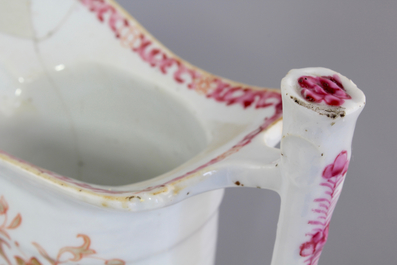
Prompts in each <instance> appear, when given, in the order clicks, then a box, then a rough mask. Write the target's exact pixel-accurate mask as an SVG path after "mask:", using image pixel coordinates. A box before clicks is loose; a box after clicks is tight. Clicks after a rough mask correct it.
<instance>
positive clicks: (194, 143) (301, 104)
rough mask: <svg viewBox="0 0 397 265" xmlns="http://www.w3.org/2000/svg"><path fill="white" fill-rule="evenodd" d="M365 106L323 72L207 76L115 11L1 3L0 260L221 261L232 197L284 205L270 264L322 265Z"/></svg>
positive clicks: (80, 4)
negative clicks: (273, 83) (270, 77)
mask: <svg viewBox="0 0 397 265" xmlns="http://www.w3.org/2000/svg"><path fill="white" fill-rule="evenodd" d="M364 105H365V96H364V94H363V93H362V92H361V91H360V90H359V89H358V88H357V86H356V85H355V84H354V83H353V82H352V81H351V80H349V79H348V78H346V77H345V76H343V75H341V74H339V73H337V72H334V71H332V70H329V69H326V68H303V69H295V70H291V71H290V72H289V73H288V74H287V75H286V77H285V78H284V79H283V80H282V82H281V90H277V89H269V88H259V87H253V86H248V85H245V84H240V83H237V82H234V81H230V80H227V79H225V78H221V77H218V76H215V75H212V74H210V73H207V72H205V71H203V70H201V69H199V68H197V67H194V66H192V65H191V64H189V63H188V62H186V61H184V60H182V59H180V58H179V57H177V56H176V55H174V54H173V53H171V52H170V51H169V50H168V49H167V48H165V47H164V46H163V45H162V44H160V43H159V42H158V41H157V40H156V39H154V37H152V36H151V35H150V34H149V33H148V32H147V31H146V30H145V29H144V28H142V26H141V25H139V23H138V22H137V21H136V20H134V19H133V18H132V17H131V16H130V15H129V14H127V13H126V12H125V11H124V10H123V9H122V8H121V7H119V6H118V5H117V3H115V2H114V1H110V0H79V1H77V0H59V1H49V0H31V1H28V0H17V1H16V0H15V1H0V139H1V142H0V150H1V152H0V261H1V262H0V263H1V264H26V265H28V264H29V265H38V264H42V265H44V264H52V265H55V264H108V265H110V264H111V265H121V264H134V265H144V264H145V265H153V264H162V265H166V264H170V265H171V264H172V265H178V264H180V265H182V264H183V265H186V264H190V265H194V264H200V265H201V264H202V265H209V264H214V255H215V244H216V233H217V226H218V209H219V205H220V203H221V200H222V196H223V193H224V189H225V188H227V187H236V188H256V189H271V190H274V191H276V192H278V193H279V195H280V197H281V209H280V217H279V224H278V231H277V238H276V242H275V248H274V254H273V261H272V265H292V264H297V265H298V264H310V265H314V264H317V263H318V259H319V257H320V254H321V251H322V249H323V247H324V244H325V242H326V240H327V237H328V228H329V224H330V219H331V216H332V212H333V210H334V207H335V205H336V202H337V200H338V197H339V194H340V192H341V189H342V186H343V182H344V179H345V175H346V171H347V168H348V165H349V162H350V157H351V141H352V137H353V131H354V127H355V123H356V120H357V117H358V115H359V114H360V112H361V110H362V109H363V107H364ZM280 140H281V147H280V148H275V147H274V146H275V145H276V144H277V143H278V142H279V141H280Z"/></svg>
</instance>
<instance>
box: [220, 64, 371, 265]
mask: <svg viewBox="0 0 397 265" xmlns="http://www.w3.org/2000/svg"><path fill="white" fill-rule="evenodd" d="M302 76H303V77H305V76H310V77H313V78H314V79H316V78H317V79H319V80H321V78H325V79H326V80H325V81H324V82H332V83H331V85H337V86H338V85H339V86H341V90H340V91H339V92H338V93H339V94H340V97H341V99H342V100H341V104H340V105H339V106H336V105H335V104H336V102H332V101H330V99H328V103H329V102H330V103H333V104H334V105H327V104H326V102H325V103H324V102H319V103H315V102H313V101H309V100H313V99H312V98H310V97H309V96H306V98H305V97H304V95H306V94H305V92H308V93H310V91H306V90H307V89H305V88H302V87H300V85H299V84H298V79H299V78H300V77H302ZM327 80H328V81H327ZM303 90H305V91H304V92H302V91H303ZM323 91H324V90H323ZM325 92H327V91H325ZM331 92H335V91H331ZM281 93H282V99H283V129H282V139H281V145H280V146H281V148H280V149H272V150H271V151H270V153H271V154H270V155H271V156H273V157H274V159H273V160H272V161H273V162H271V163H269V164H267V165H259V164H258V163H247V161H244V160H242V156H241V154H240V155H237V154H236V155H235V156H234V157H231V159H229V160H228V161H225V163H224V164H225V168H228V170H229V173H228V174H227V181H228V183H227V185H225V186H228V187H236V186H240V187H242V186H244V187H256V188H258V187H260V188H265V189H271V190H275V191H276V192H277V193H278V194H279V195H280V197H281V207H280V215H279V221H278V226H277V236H276V241H275V246H274V251H273V258H272V263H271V264H272V265H292V264H308V265H315V264H317V262H318V259H319V257H320V254H321V251H322V249H323V246H324V244H325V243H326V241H327V237H328V229H329V223H330V219H331V216H332V213H333V210H334V208H335V205H336V203H337V201H338V198H339V195H340V193H341V190H342V187H343V183H344V179H345V175H346V171H347V168H348V165H349V161H350V157H351V143H352V137H353V132H354V128H355V124H356V120H357V118H358V116H359V114H360V112H361V111H362V109H363V107H364V105H365V96H364V94H363V93H362V91H361V90H360V89H358V88H357V86H356V85H355V84H354V83H353V82H352V81H351V80H349V79H347V78H346V77H344V76H342V75H340V74H339V73H336V72H333V71H331V70H329V69H325V68H305V69H298V70H291V71H290V72H289V73H288V74H287V76H286V77H285V78H284V79H283V80H282V83H281ZM314 96H315V95H314ZM325 96H326V95H325ZM330 98H331V100H332V97H330ZM308 99H309V100H308ZM262 145H265V143H264V142H263V141H262ZM247 151H248V152H249V151H251V152H258V146H255V145H251V146H247ZM267 155H269V151H267Z"/></svg>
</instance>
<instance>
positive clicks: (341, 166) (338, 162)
mask: <svg viewBox="0 0 397 265" xmlns="http://www.w3.org/2000/svg"><path fill="white" fill-rule="evenodd" d="M348 167H349V160H347V152H346V151H342V152H340V154H339V155H338V156H337V157H336V158H335V161H334V163H332V164H329V165H328V166H326V167H325V169H324V171H323V178H326V179H330V178H332V177H336V176H343V175H345V174H346V172H347V168H348Z"/></svg>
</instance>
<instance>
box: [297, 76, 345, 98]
mask: <svg viewBox="0 0 397 265" xmlns="http://www.w3.org/2000/svg"><path fill="white" fill-rule="evenodd" d="M298 83H299V85H300V87H301V88H302V90H301V94H302V96H303V97H304V98H305V99H306V100H308V101H311V102H315V103H321V102H322V101H323V100H324V102H325V103H326V104H327V105H330V106H340V105H342V104H343V103H344V102H345V101H344V99H351V96H350V95H349V94H347V93H346V90H345V88H344V87H343V85H342V83H341V81H340V79H339V77H338V76H337V75H333V76H321V77H314V76H301V77H299V79H298Z"/></svg>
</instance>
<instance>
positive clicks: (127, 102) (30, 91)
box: [0, 63, 209, 185]
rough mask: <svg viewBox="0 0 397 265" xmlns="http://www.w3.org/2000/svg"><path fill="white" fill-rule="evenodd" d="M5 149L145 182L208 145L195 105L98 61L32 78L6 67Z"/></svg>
mask: <svg viewBox="0 0 397 265" xmlns="http://www.w3.org/2000/svg"><path fill="white" fill-rule="evenodd" d="M0 77H2V78H3V80H6V81H3V82H2V83H0V85H1V87H0V101H1V102H0V139H1V141H0V149H1V150H3V151H5V152H7V153H9V154H11V155H14V156H16V157H18V158H20V159H23V160H25V161H28V162H30V163H32V164H35V165H37V166H40V167H42V168H45V169H48V170H51V171H54V172H56V173H59V174H62V175H65V176H68V177H72V178H75V179H78V180H82V181H85V182H88V183H94V184H101V185H124V184H130V183H134V182H138V181H143V180H147V179H149V178H152V177H155V176H157V175H160V174H162V173H165V172H167V171H169V170H171V169H173V168H175V167H177V166H178V165H180V164H182V163H184V162H185V161H187V160H189V159H190V158H192V157H193V156H195V155H196V154H197V153H199V152H200V151H202V150H203V149H204V148H205V147H206V146H207V144H208V141H209V139H207V138H208V137H207V133H206V131H205V129H204V126H203V123H202V122H201V121H200V119H199V118H198V117H197V113H195V111H194V109H192V107H191V106H189V105H188V104H187V103H185V102H183V100H181V99H180V98H178V97H177V96H176V95H171V94H170V93H169V92H167V91H166V90H165V89H164V88H162V87H160V86H158V85H155V84H152V83H150V82H147V81H145V80H142V79H140V78H138V77H136V76H131V75H130V74H127V73H125V72H123V71H121V70H119V69H116V68H112V67H108V66H103V65H98V64H94V63H90V64H82V65H78V66H73V67H70V66H68V67H65V66H64V65H62V64H61V65H58V66H56V67H55V69H53V70H51V71H42V72H39V73H37V75H34V76H30V77H18V76H15V75H12V74H10V73H9V71H8V72H7V70H6V69H4V67H3V68H1V66H0Z"/></svg>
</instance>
